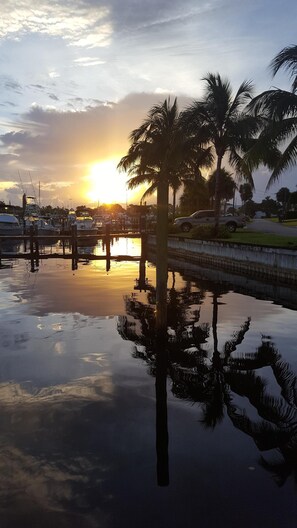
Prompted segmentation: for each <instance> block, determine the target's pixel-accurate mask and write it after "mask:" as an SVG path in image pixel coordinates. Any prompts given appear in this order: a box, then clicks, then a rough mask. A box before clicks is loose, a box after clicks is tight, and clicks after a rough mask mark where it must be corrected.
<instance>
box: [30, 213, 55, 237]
mask: <svg viewBox="0 0 297 528" xmlns="http://www.w3.org/2000/svg"><path fill="white" fill-rule="evenodd" d="M24 225H25V233H26V234H28V233H30V227H31V226H33V228H34V231H35V232H37V234H38V235H40V236H48V235H59V234H60V229H59V228H58V227H56V226H54V225H52V224H51V222H50V220H48V219H47V218H43V217H41V216H40V217H39V216H29V217H28V216H27V217H25V218H24Z"/></svg>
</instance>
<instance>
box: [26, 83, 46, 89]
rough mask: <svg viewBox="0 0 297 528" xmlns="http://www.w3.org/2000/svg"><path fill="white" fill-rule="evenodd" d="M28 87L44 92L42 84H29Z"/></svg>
mask: <svg viewBox="0 0 297 528" xmlns="http://www.w3.org/2000/svg"><path fill="white" fill-rule="evenodd" d="M29 87H32V88H38V89H39V90H45V86H42V84H30V85H29Z"/></svg>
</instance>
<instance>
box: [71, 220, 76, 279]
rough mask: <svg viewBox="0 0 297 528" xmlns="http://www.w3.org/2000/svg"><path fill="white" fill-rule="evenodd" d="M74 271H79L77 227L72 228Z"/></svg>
mask: <svg viewBox="0 0 297 528" xmlns="http://www.w3.org/2000/svg"><path fill="white" fill-rule="evenodd" d="M71 249H72V269H73V270H74V269H77V227H76V225H72V226H71Z"/></svg>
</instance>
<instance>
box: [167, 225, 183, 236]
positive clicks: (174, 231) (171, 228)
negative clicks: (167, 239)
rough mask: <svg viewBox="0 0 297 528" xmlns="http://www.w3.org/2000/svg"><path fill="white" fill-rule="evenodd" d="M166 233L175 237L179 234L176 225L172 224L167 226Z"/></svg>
mask: <svg viewBox="0 0 297 528" xmlns="http://www.w3.org/2000/svg"><path fill="white" fill-rule="evenodd" d="M168 233H169V234H170V235H177V234H180V228H179V227H178V226H177V225H174V224H171V223H170V224H168Z"/></svg>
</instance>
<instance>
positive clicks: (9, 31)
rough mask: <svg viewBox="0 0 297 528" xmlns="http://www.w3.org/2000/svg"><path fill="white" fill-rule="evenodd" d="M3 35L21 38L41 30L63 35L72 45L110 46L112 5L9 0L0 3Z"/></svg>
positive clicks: (4, 37)
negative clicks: (110, 11)
mask: <svg viewBox="0 0 297 528" xmlns="http://www.w3.org/2000/svg"><path fill="white" fill-rule="evenodd" d="M0 15H1V17H0V38H2V39H8V38H10V39H15V40H19V39H20V38H22V37H24V36H25V35H26V34H30V33H39V34H43V35H49V36H51V37H61V38H62V39H64V40H65V41H67V43H68V44H69V45H72V46H81V47H86V48H93V47H99V46H100V47H101V46H107V45H108V44H109V43H110V38H111V36H112V26H111V23H110V21H109V9H108V8H107V7H106V6H105V5H102V6H100V5H98V4H97V3H96V4H94V5H92V4H90V3H89V2H84V1H76V2H67V1H66V2H64V1H63V2H62V1H61V0H60V1H58V2H48V1H46V0H29V1H28V0H27V1H26V0H23V1H21V2H18V3H17V4H16V3H15V1H14V0H6V1H4V2H3V3H1V6H0Z"/></svg>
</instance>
